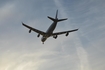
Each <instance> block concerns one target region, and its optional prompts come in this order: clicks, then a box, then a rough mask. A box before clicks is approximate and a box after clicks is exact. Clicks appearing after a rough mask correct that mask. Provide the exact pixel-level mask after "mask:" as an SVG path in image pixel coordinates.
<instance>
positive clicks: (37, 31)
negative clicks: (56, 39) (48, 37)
mask: <svg viewBox="0 0 105 70" xmlns="http://www.w3.org/2000/svg"><path fill="white" fill-rule="evenodd" d="M22 25H23V26H25V27H27V28H29V29H30V32H31V30H33V31H34V32H36V33H38V34H41V35H44V34H45V32H43V31H40V30H38V29H35V28H33V27H30V26H28V25H26V24H24V23H22Z"/></svg>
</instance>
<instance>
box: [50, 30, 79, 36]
mask: <svg viewBox="0 0 105 70" xmlns="http://www.w3.org/2000/svg"><path fill="white" fill-rule="evenodd" d="M77 30H78V29H74V30H69V31H63V32H57V33H53V34H52V36H54V35H61V34H65V33H69V32H74V31H77Z"/></svg>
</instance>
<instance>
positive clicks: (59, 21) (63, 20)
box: [58, 18, 67, 22]
mask: <svg viewBox="0 0 105 70" xmlns="http://www.w3.org/2000/svg"><path fill="white" fill-rule="evenodd" d="M64 20H67V18H65V19H59V20H58V22H60V21H64Z"/></svg>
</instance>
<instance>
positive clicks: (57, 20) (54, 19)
mask: <svg viewBox="0 0 105 70" xmlns="http://www.w3.org/2000/svg"><path fill="white" fill-rule="evenodd" d="M57 16H58V10H57V11H56V16H55V18H52V17H49V16H48V18H49V19H51V20H52V21H54V22H60V21H64V20H67V18H65V19H58V18H57Z"/></svg>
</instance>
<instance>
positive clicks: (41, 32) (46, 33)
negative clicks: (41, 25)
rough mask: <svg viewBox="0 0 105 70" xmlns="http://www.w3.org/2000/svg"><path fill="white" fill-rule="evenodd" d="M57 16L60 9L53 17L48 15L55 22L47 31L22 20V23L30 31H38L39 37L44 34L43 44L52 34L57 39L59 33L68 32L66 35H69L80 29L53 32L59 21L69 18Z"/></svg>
mask: <svg viewBox="0 0 105 70" xmlns="http://www.w3.org/2000/svg"><path fill="white" fill-rule="evenodd" d="M57 16H58V10H57V11H56V16H55V18H52V17H49V16H48V18H49V19H50V20H52V21H53V23H52V24H51V25H50V27H49V28H48V30H47V31H46V32H43V31H40V30H38V29H35V28H33V27H31V26H28V25H26V24H24V23H23V22H22V25H23V26H25V27H27V28H29V33H31V31H34V32H36V33H38V35H37V37H40V35H42V38H41V41H42V43H43V44H44V42H45V41H46V40H47V38H49V37H51V36H52V37H53V38H55V39H56V38H57V37H58V35H61V34H66V36H68V35H69V33H70V32H74V31H77V30H78V29H74V30H69V31H63V32H56V33H53V31H54V29H55V28H56V25H57V22H60V21H64V20H67V18H65V19H58V18H57Z"/></svg>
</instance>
